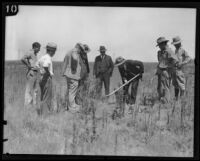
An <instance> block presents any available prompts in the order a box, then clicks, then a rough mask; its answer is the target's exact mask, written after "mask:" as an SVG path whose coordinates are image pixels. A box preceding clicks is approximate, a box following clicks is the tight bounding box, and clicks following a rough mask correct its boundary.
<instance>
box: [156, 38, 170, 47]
mask: <svg viewBox="0 0 200 161" xmlns="http://www.w3.org/2000/svg"><path fill="white" fill-rule="evenodd" d="M168 41H169V40H167V39H166V38H165V37H159V38H158V39H157V45H156V46H158V45H159V44H161V43H163V42H168Z"/></svg>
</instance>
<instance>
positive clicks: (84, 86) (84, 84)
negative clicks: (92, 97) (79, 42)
mask: <svg viewBox="0 0 200 161" xmlns="http://www.w3.org/2000/svg"><path fill="white" fill-rule="evenodd" d="M89 52H90V48H89V46H88V45H87V44H84V45H83V50H81V53H80V57H81V59H80V63H81V66H82V70H81V71H82V72H81V78H82V79H80V80H79V85H78V86H79V88H78V93H77V97H76V99H75V101H76V103H77V104H78V105H80V104H82V103H83V98H84V96H86V93H87V90H88V88H89V83H88V82H89V80H88V76H89V73H90V68H89V62H88V56H87V54H88V53H89Z"/></svg>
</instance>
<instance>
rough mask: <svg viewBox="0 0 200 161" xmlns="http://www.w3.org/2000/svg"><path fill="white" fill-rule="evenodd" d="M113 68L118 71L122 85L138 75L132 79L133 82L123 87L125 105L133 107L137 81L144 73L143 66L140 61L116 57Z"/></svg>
mask: <svg viewBox="0 0 200 161" xmlns="http://www.w3.org/2000/svg"><path fill="white" fill-rule="evenodd" d="M115 66H117V67H118V69H119V72H120V75H121V78H122V83H123V84H124V83H126V82H127V81H129V80H130V79H132V78H133V77H135V76H136V75H137V74H140V75H139V76H137V77H136V78H135V79H133V81H131V82H129V83H128V84H127V85H126V86H124V101H125V102H126V103H127V104H130V105H133V104H135V101H136V96H137V89H138V84H139V80H140V79H141V78H142V74H143V73H144V65H143V63H142V62H141V61H137V60H125V59H124V58H123V57H118V58H116V61H115ZM129 87H130V88H131V92H130V93H129V92H128V91H129Z"/></svg>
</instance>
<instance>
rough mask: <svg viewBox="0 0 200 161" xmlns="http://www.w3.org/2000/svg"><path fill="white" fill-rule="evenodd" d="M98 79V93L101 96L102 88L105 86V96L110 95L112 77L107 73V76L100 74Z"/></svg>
mask: <svg viewBox="0 0 200 161" xmlns="http://www.w3.org/2000/svg"><path fill="white" fill-rule="evenodd" d="M97 79H98V90H97V91H98V92H99V94H101V90H102V86H103V84H104V87H105V94H106V95H108V94H109V93H110V75H109V74H107V73H105V74H100V75H98V77H97Z"/></svg>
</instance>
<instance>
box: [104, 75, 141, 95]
mask: <svg viewBox="0 0 200 161" xmlns="http://www.w3.org/2000/svg"><path fill="white" fill-rule="evenodd" d="M139 75H140V73H139V74H137V75H136V76H134V77H133V78H131V79H130V80H128V81H127V82H126V83H124V84H123V85H121V86H120V87H119V88H117V89H116V90H114V91H112V92H111V93H110V94H108V95H105V96H106V97H108V96H111V95H113V94H114V93H115V92H117V91H118V90H120V89H121V88H122V87H124V86H125V85H127V84H128V83H130V82H131V81H132V80H134V79H135V78H136V77H138V76H139Z"/></svg>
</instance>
